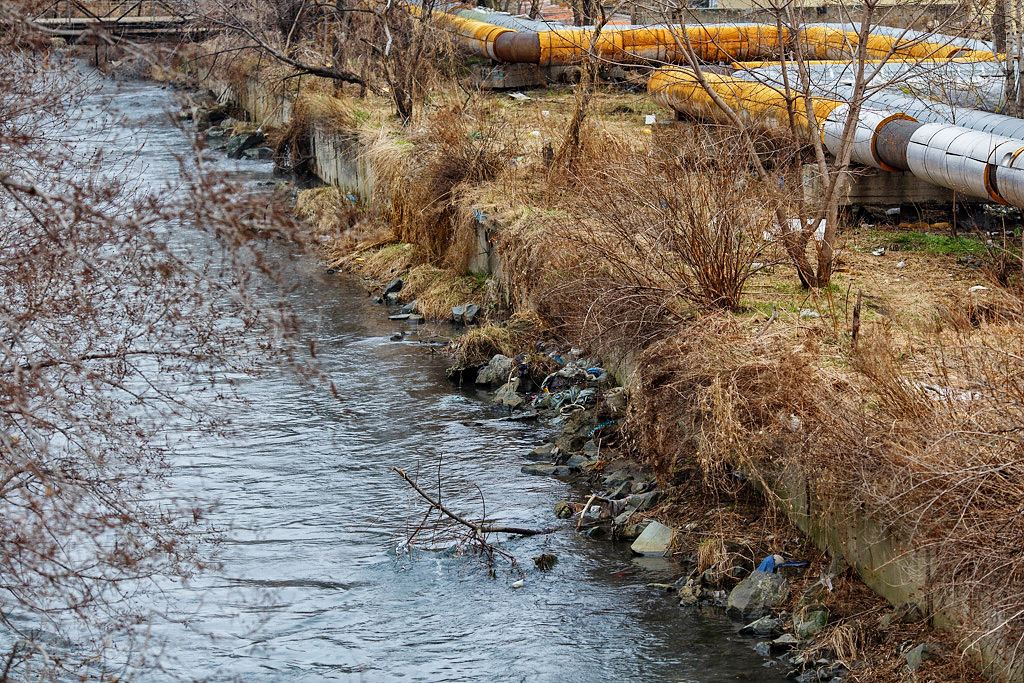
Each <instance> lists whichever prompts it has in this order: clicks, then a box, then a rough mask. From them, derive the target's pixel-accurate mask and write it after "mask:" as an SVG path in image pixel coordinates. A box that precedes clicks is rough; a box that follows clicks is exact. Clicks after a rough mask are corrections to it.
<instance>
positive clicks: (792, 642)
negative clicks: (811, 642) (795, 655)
mask: <svg viewBox="0 0 1024 683" xmlns="http://www.w3.org/2000/svg"><path fill="white" fill-rule="evenodd" d="M799 643H800V641H799V640H797V638H796V636H794V635H793V634H792V633H783V634H782V635H781V636H779V637H778V638H776V639H775V640H773V641H772V652H785V651H787V650H792V649H793V648H794V647H796V646H797V645H799Z"/></svg>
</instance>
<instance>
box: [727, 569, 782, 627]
mask: <svg viewBox="0 0 1024 683" xmlns="http://www.w3.org/2000/svg"><path fill="white" fill-rule="evenodd" d="M788 597H789V582H788V581H786V578H785V577H784V576H780V575H779V574H770V573H768V572H762V571H754V572H751V574H750V576H748V577H747V578H745V579H743V580H742V581H740V582H739V583H738V584H737V585H736V587H735V588H733V589H732V592H731V593H729V600H728V603H727V605H726V612H727V613H728V615H729V616H730V617H732V618H733V619H754V618H756V617H761V616H764V615H766V614H768V612H769V611H770V609H771V608H772V607H774V606H776V605H778V604H780V603H782V602H784V601H785V600H786V598H788Z"/></svg>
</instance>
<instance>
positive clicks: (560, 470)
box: [519, 464, 572, 477]
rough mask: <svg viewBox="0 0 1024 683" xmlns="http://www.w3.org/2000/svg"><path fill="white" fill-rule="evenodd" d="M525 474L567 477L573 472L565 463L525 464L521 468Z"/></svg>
mask: <svg viewBox="0 0 1024 683" xmlns="http://www.w3.org/2000/svg"><path fill="white" fill-rule="evenodd" d="M519 471H520V472H522V473H523V474H533V475H535V476H538V477H567V476H569V475H570V474H572V472H571V471H570V470H569V468H568V467H565V466H564V465H541V464H535V465H523V467H522V469H521V470H519Z"/></svg>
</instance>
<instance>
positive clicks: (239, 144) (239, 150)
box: [224, 131, 264, 159]
mask: <svg viewBox="0 0 1024 683" xmlns="http://www.w3.org/2000/svg"><path fill="white" fill-rule="evenodd" d="M263 139H264V135H263V133H261V132H258V131H257V132H255V133H243V134H242V135H236V136H234V137H233V138H231V139H230V140H228V144H227V146H226V147H225V148H224V149H225V150H226V151H227V153H228V156H229V157H231V158H232V159H239V158H241V156H242V154H244V153H245V151H246V150H249V149H252V148H253V147H256V146H257V145H259V144H260V143H262V142H263Z"/></svg>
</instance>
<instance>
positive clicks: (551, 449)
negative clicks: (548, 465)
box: [523, 443, 555, 462]
mask: <svg viewBox="0 0 1024 683" xmlns="http://www.w3.org/2000/svg"><path fill="white" fill-rule="evenodd" d="M523 457H524V458H526V459H527V460H533V461H534V462H538V461H551V460H552V459H554V457H555V444H553V443H546V444H544V445H543V446H538V447H537V448H534V449H533V450H532V451H530V452H529V453H527V454H526V455H524V456H523Z"/></svg>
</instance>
